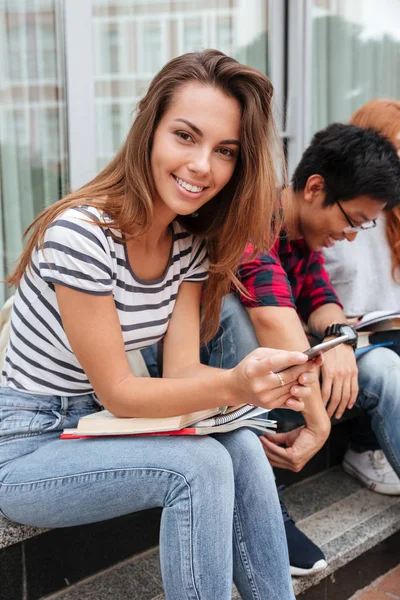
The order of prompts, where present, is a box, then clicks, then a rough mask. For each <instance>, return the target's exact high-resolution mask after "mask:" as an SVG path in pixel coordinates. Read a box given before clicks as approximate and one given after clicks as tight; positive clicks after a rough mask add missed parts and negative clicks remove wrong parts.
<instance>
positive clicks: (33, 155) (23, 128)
mask: <svg viewBox="0 0 400 600" xmlns="http://www.w3.org/2000/svg"><path fill="white" fill-rule="evenodd" d="M62 9H63V7H62V1H61V0H36V1H35V2H33V3H28V2H26V1H25V0H8V1H7V0H3V2H1V3H0V65H1V82H0V144H1V146H0V147H1V152H0V181H1V186H0V218H1V220H2V228H0V256H1V259H0V279H4V277H5V275H6V274H8V273H9V272H10V271H11V270H12V268H13V267H14V265H15V261H16V259H17V258H18V256H19V255H20V253H21V250H22V247H23V240H22V234H23V232H24V231H25V229H26V228H27V227H28V225H29V224H30V223H31V222H32V220H33V219H34V218H35V217H36V216H37V215H38V213H39V212H40V211H41V210H43V208H44V207H45V206H48V205H49V204H51V203H53V202H55V201H56V200H58V199H59V198H60V197H61V196H62V195H63V194H64V193H65V192H66V189H67V172H68V161H67V133H66V106H65V77H64V70H63V65H64V57H63V52H64V41H63V37H62V19H63V11H62ZM6 293H7V292H6V289H5V286H3V288H2V289H1V297H0V302H2V301H3V300H4V296H5V294H6Z"/></svg>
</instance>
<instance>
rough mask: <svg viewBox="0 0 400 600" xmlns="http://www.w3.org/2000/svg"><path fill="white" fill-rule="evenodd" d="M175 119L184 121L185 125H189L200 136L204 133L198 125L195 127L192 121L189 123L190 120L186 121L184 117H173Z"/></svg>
mask: <svg viewBox="0 0 400 600" xmlns="http://www.w3.org/2000/svg"><path fill="white" fill-rule="evenodd" d="M175 121H180V122H181V123H186V125H188V126H189V127H191V128H192V129H193V131H194V132H195V133H197V135H199V136H200V137H203V135H204V133H203V132H202V131H201V130H200V129H199V128H198V127H196V125H193V123H191V122H190V121H187V120H186V119H175Z"/></svg>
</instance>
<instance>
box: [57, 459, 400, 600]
mask: <svg viewBox="0 0 400 600" xmlns="http://www.w3.org/2000/svg"><path fill="white" fill-rule="evenodd" d="M284 501H285V503H286V504H287V506H288V508H289V511H290V512H291V514H292V515H293V517H294V518H295V519H296V521H297V524H298V526H299V528H300V529H302V531H304V533H306V534H307V535H309V536H310V537H311V538H312V539H313V540H314V541H315V542H316V543H317V544H318V545H319V546H320V547H321V548H322V550H323V551H324V552H325V555H326V558H327V561H328V568H327V569H325V570H324V571H322V572H321V573H318V574H316V575H314V576H312V577H297V578H294V579H293V584H294V590H295V593H296V595H299V594H300V593H301V592H304V591H305V590H307V589H308V588H310V587H311V586H315V585H316V584H317V583H318V582H320V581H321V580H323V579H324V578H326V577H327V576H328V575H330V574H331V573H333V572H335V571H336V570H337V569H339V568H341V567H342V566H343V565H345V564H347V563H349V562H350V561H352V560H353V559H355V558H356V557H358V556H360V555H361V554H363V553H364V552H366V551H367V550H369V549H370V548H372V547H373V546H375V545H377V544H379V543H380V542H381V541H382V540H384V539H386V538H388V537H389V536H391V535H392V534H393V533H395V532H397V531H399V530H400V497H398V496H383V495H381V494H376V493H374V492H371V491H370V490H367V489H366V488H365V487H363V486H362V485H361V484H360V483H359V482H358V481H357V480H355V479H354V478H352V477H351V476H350V475H347V473H344V472H343V471H342V469H341V468H340V467H335V468H333V469H331V470H329V471H325V472H323V473H320V474H318V475H316V476H314V477H311V478H309V479H307V480H305V481H302V482H300V483H298V484H295V485H293V486H291V487H290V488H288V489H287V490H286V492H285V493H284ZM111 597H112V598H114V599H115V600H136V599H137V600H139V599H140V600H164V596H163V593H162V583H161V574H160V567H159V563H158V550H157V549H155V550H151V551H148V552H145V553H144V554H142V555H140V556H136V557H134V558H132V559H130V560H127V561H125V562H124V563H120V564H119V565H117V566H114V567H112V568H110V569H108V570H107V571H103V572H101V573H99V574H98V575H95V576H93V577H91V578H90V579H87V580H84V581H82V582H80V583H78V584H76V585H75V586H72V587H71V588H69V589H67V590H65V591H63V592H59V593H57V594H54V595H53V596H51V597H48V598H52V599H57V600H58V599H59V600H78V599H79V600H109V599H110V598H111ZM232 598H233V599H234V600H240V596H239V594H238V593H237V591H236V590H235V589H234V590H233V595H232Z"/></svg>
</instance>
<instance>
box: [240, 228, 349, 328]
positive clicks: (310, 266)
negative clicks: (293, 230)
mask: <svg viewBox="0 0 400 600" xmlns="http://www.w3.org/2000/svg"><path fill="white" fill-rule="evenodd" d="M252 250H253V246H251V244H249V245H248V246H247V248H246V251H245V253H244V255H243V258H242V263H241V265H240V268H239V279H240V281H241V282H242V284H243V285H244V287H245V288H246V291H247V292H248V293H249V294H250V296H251V298H252V299H251V300H249V299H247V298H246V297H245V296H243V295H241V298H240V299H241V301H242V303H243V304H244V306H247V307H248V308H254V307H257V306H289V307H290V308H294V309H295V310H296V311H297V312H298V313H299V315H300V317H301V318H302V319H303V321H304V322H305V323H307V322H308V319H309V317H310V315H311V313H312V312H314V310H316V309H317V308H319V307H320V306H322V305H323V304H328V303H332V302H333V303H335V304H339V306H342V305H341V303H340V302H339V298H338V297H337V295H336V292H335V290H334V288H333V287H332V285H331V283H330V281H329V275H328V273H327V272H326V271H325V269H324V267H323V264H324V258H323V256H322V253H321V252H320V251H318V252H316V251H313V250H311V249H310V248H309V247H308V246H307V244H306V243H305V241H304V240H294V241H289V240H288V238H287V235H286V233H285V232H281V235H280V237H279V238H278V240H277V241H276V243H275V245H274V247H273V248H272V250H271V252H270V253H269V254H257V255H256V256H255V258H253V259H252V260H248V256H249V255H250V254H251V251H252ZM246 258H247V261H246Z"/></svg>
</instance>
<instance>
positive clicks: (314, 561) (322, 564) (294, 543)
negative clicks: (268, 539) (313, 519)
mask: <svg viewBox="0 0 400 600" xmlns="http://www.w3.org/2000/svg"><path fill="white" fill-rule="evenodd" d="M279 501H280V503H281V509H282V516H283V522H284V525H285V531H286V541H287V545H288V550H289V561H290V573H291V575H296V576H301V575H313V574H314V573H318V572H319V571H323V570H324V569H326V567H327V566H328V564H327V562H326V560H325V556H324V553H323V552H322V550H320V549H319V548H318V546H316V545H315V544H314V542H312V541H311V540H310V538H308V537H307V536H306V535H305V534H304V533H303V532H302V531H300V529H298V528H297V527H296V524H295V522H294V521H293V519H292V517H291V516H290V514H289V512H288V510H287V508H286V506H285V505H284V503H283V502H282V500H281V499H280V498H279Z"/></svg>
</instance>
